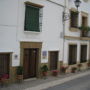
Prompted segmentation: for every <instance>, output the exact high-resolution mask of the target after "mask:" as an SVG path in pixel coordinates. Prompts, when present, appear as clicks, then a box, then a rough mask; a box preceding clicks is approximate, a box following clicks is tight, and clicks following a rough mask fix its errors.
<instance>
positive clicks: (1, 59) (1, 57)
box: [0, 54, 10, 74]
mask: <svg viewBox="0 0 90 90" xmlns="http://www.w3.org/2000/svg"><path fill="white" fill-rule="evenodd" d="M9 65H10V54H0V74H9V68H10V66H9Z"/></svg>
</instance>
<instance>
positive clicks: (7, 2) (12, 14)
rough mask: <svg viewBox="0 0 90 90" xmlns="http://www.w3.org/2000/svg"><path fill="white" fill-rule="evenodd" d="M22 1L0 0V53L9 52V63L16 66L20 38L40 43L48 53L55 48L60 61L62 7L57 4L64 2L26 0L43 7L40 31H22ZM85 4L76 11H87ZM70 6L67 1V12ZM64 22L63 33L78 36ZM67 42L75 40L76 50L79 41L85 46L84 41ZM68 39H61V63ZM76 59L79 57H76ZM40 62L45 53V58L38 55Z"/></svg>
mask: <svg viewBox="0 0 90 90" xmlns="http://www.w3.org/2000/svg"><path fill="white" fill-rule="evenodd" d="M25 1H27V0H0V52H12V66H18V65H19V64H20V41H30V42H32V41H33V42H43V46H42V51H47V52H48V51H53V50H55V51H56V50H58V51H59V52H60V54H59V60H63V38H62V37H61V33H62V32H63V24H62V12H63V7H61V6H59V5H64V0H51V1H53V2H56V3H58V4H54V3H52V2H49V1H47V0H28V1H31V2H33V3H37V4H41V5H43V6H44V7H43V20H42V32H40V33H34V32H25V31H24V17H25V5H24V2H25ZM87 6H88V7H89V4H85V5H84V7H82V8H80V10H84V11H86V10H87V12H89V13H90V8H87ZM71 7H72V3H70V4H69V6H68V2H67V11H68V10H69V8H71ZM89 21H90V18H89ZM89 24H90V22H89ZM65 25H66V27H65V34H66V35H68V36H79V34H80V33H79V32H70V31H69V21H66V22H65ZM71 41H72V42H73V43H74V42H75V43H77V45H78V50H79V48H80V43H87V45H88V42H87V41H82V42H81V41H78V40H75V41H73V40H71ZM71 41H69V40H65V45H64V47H65V48H64V62H65V63H66V62H67V60H68V50H67V49H68V44H69V42H71ZM78 53H79V51H78ZM15 55H18V58H17V59H15ZM78 55H79V54H78ZM87 58H88V56H87ZM77 60H79V56H78V58H77ZM41 62H42V63H44V62H48V55H47V58H46V59H42V58H41Z"/></svg>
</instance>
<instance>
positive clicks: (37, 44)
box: [20, 42, 42, 78]
mask: <svg viewBox="0 0 90 90" xmlns="http://www.w3.org/2000/svg"><path fill="white" fill-rule="evenodd" d="M26 48H31V49H32V48H37V49H39V51H38V52H39V53H38V54H39V55H38V59H37V60H38V63H37V69H36V77H37V78H38V77H40V72H39V70H40V65H41V48H42V42H20V65H22V66H23V60H24V58H23V54H24V53H23V52H24V49H26Z"/></svg>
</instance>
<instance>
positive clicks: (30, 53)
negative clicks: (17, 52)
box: [23, 49, 38, 79]
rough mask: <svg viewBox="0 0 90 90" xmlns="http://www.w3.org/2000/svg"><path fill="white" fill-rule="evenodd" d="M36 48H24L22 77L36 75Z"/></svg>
mask: <svg viewBox="0 0 90 90" xmlns="http://www.w3.org/2000/svg"><path fill="white" fill-rule="evenodd" d="M37 52H38V50H37V49H24V63H23V66H24V79H27V78H31V77H36V68H37V67H36V66H37V59H38V57H37Z"/></svg>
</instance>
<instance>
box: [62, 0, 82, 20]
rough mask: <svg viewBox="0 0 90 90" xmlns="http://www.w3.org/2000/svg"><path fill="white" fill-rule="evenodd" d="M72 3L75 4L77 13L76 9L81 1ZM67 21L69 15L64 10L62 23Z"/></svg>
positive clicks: (76, 0)
mask: <svg viewBox="0 0 90 90" xmlns="http://www.w3.org/2000/svg"><path fill="white" fill-rule="evenodd" d="M74 3H75V6H76V7H77V12H78V7H80V3H81V1H80V0H75V1H74ZM69 19H70V14H69V13H66V12H65V9H64V12H63V21H67V20H69Z"/></svg>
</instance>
